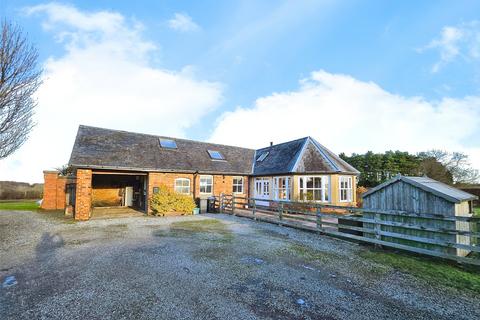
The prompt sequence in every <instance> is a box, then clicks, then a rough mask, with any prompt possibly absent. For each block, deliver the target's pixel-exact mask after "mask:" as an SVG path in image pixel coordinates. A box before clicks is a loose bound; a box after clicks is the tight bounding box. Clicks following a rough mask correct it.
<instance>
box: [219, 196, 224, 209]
mask: <svg viewBox="0 0 480 320" xmlns="http://www.w3.org/2000/svg"><path fill="white" fill-rule="evenodd" d="M223 203H224V196H223V193H220V213H223Z"/></svg>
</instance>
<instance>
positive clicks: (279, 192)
mask: <svg viewBox="0 0 480 320" xmlns="http://www.w3.org/2000/svg"><path fill="white" fill-rule="evenodd" d="M291 186H292V178H290V177H274V178H273V197H274V199H275V200H290V194H291V191H290V190H291Z"/></svg>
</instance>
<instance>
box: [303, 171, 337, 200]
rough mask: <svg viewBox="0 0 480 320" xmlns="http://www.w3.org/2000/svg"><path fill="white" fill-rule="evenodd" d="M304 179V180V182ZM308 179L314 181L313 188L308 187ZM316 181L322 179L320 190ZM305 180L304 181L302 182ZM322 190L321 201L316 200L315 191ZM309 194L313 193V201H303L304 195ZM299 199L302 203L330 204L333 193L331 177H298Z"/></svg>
mask: <svg viewBox="0 0 480 320" xmlns="http://www.w3.org/2000/svg"><path fill="white" fill-rule="evenodd" d="M303 179H304V180H303ZM307 179H313V181H312V183H313V187H311V188H309V187H307ZM315 179H320V188H317V187H315ZM302 180H303V181H302ZM318 190H320V194H321V199H319V200H317V199H315V191H318ZM308 192H312V194H313V195H314V196H313V199H312V200H309V199H302V196H301V195H302V194H307V193H308ZM298 197H299V200H300V201H314V202H322V203H329V202H330V201H331V193H330V176H326V175H319V176H300V177H298Z"/></svg>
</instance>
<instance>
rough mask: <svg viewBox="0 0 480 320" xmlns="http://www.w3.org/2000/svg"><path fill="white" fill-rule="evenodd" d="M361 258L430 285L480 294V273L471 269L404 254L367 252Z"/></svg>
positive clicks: (381, 251) (379, 251) (361, 254)
mask: <svg viewBox="0 0 480 320" xmlns="http://www.w3.org/2000/svg"><path fill="white" fill-rule="evenodd" d="M360 256H362V257H363V258H366V259H369V260H373V261H375V262H377V263H379V264H380V265H383V266H386V267H391V268H394V269H396V270H399V271H401V272H404V273H408V274H411V275H413V276H415V277H418V278H421V279H423V280H425V281H427V282H428V283H430V284H442V285H444V286H447V287H453V288H456V289H460V290H465V289H467V290H471V291H474V292H476V293H480V272H479V271H478V270H475V269H473V268H472V269H471V270H470V268H468V269H462V268H460V267H458V266H455V265H452V264H450V263H447V262H444V261H441V260H439V259H432V258H427V257H417V256H413V255H409V254H406V253H402V252H388V251H383V250H365V251H363V252H362V253H360Z"/></svg>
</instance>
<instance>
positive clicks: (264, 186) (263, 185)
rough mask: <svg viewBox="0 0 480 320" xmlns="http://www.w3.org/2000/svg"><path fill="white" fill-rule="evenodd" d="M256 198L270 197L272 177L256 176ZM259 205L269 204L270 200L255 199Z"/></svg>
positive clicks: (267, 198)
mask: <svg viewBox="0 0 480 320" xmlns="http://www.w3.org/2000/svg"><path fill="white" fill-rule="evenodd" d="M255 199H266V200H269V199H270V179H269V178H255ZM255 204H257V205H259V206H268V205H269V202H268V201H261V200H255Z"/></svg>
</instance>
